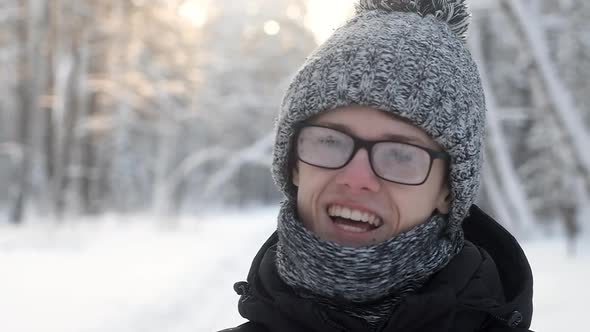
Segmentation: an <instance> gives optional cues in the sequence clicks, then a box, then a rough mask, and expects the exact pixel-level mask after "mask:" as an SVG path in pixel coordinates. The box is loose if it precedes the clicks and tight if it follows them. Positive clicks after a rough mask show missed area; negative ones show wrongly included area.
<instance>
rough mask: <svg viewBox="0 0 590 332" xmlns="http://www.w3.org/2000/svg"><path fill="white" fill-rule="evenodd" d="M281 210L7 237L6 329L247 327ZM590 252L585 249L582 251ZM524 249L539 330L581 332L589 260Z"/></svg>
mask: <svg viewBox="0 0 590 332" xmlns="http://www.w3.org/2000/svg"><path fill="white" fill-rule="evenodd" d="M276 213H277V208H267V209H259V210H250V211H247V212H244V211H242V212H227V213H224V214H219V215H210V216H207V217H201V218H194V219H192V220H191V219H186V220H183V221H182V222H181V223H180V224H179V226H178V228H169V227H163V226H162V225H163V223H162V222H158V223H157V222H154V221H153V220H152V221H150V220H145V219H146V218H134V220H133V221H129V220H127V221H125V222H121V221H117V220H115V219H114V218H104V220H101V221H99V222H89V221H85V222H82V223H77V224H75V225H73V224H71V225H63V226H60V227H57V228H56V227H47V226H44V225H43V224H42V223H37V224H30V225H25V226H24V227H21V228H14V227H10V226H2V227H0V267H1V270H0V327H1V329H2V330H3V331H11V332H37V331H39V332H41V331H43V332H98V331H101V332H102V331H105V332H106V331H108V332H150V331H154V332H155V331H158V332H161V331H167V332H175V331H178V332H181V331H187V332H188V331H191V332H195V331H198V332H201V331H202V332H211V331H216V330H219V329H222V328H226V327H231V326H236V325H238V324H240V323H241V322H243V319H242V318H240V317H239V315H238V313H237V309H236V308H237V300H238V296H237V295H236V294H235V293H234V291H233V287H232V286H233V283H234V282H235V281H239V280H244V279H245V277H246V274H247V272H248V269H249V265H250V262H251V260H252V258H253V256H254V254H255V253H256V252H257V250H258V248H259V246H260V245H261V244H262V243H263V241H264V240H265V239H266V237H267V236H268V235H270V233H271V232H272V231H273V230H274V228H275V225H276V223H275V217H276ZM584 242H588V241H584ZM588 249H589V247H588V245H585V244H584V245H582V246H581V248H579V251H578V256H577V257H576V258H570V257H567V255H566V250H565V245H564V243H563V241H562V240H560V239H550V240H543V241H541V240H535V241H533V242H528V243H526V244H525V250H526V252H527V254H528V255H529V258H530V261H531V264H532V265H533V272H534V276H535V298H534V301H535V316H534V320H533V329H536V330H538V331H546V332H551V331H555V332H558V331H571V330H581V329H583V328H584V325H583V319H582V317H583V315H584V313H583V312H582V310H583V309H582V308H584V307H585V302H586V299H587V298H590V288H589V287H586V286H585V281H586V280H589V279H590V264H589V263H590V255H589V253H590V250H588Z"/></svg>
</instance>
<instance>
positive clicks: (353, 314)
mask: <svg viewBox="0 0 590 332" xmlns="http://www.w3.org/2000/svg"><path fill="white" fill-rule="evenodd" d="M356 9H357V12H356V15H355V16H354V17H353V18H352V19H351V20H350V21H348V22H347V23H346V24H345V25H344V26H342V27H341V28H339V29H338V30H336V31H335V32H334V34H333V35H332V36H331V37H330V38H329V39H328V40H327V41H326V42H325V43H324V44H322V45H321V46H320V47H319V48H318V49H317V50H316V51H315V52H314V53H313V54H312V55H311V56H310V57H309V58H308V59H307V61H306V62H305V64H304V65H303V67H302V68H301V69H300V70H299V72H298V73H297V75H296V76H295V78H294V79H293V81H292V83H291V85H290V86H289V88H288V90H287V92H286V95H285V98H284V101H283V104H282V106H281V112H280V114H279V118H278V121H277V137H276V142H275V150H274V160H273V169H272V172H273V176H274V178H275V182H276V183H277V184H278V186H279V187H280V189H281V191H282V192H283V193H284V194H285V196H286V199H285V200H284V202H283V203H282V206H281V211H280V214H279V217H278V226H277V232H276V233H275V234H273V235H272V236H271V238H270V239H269V240H268V241H267V242H266V243H265V244H264V245H263V247H262V249H261V250H260V252H259V253H258V255H257V256H256V257H255V259H254V262H253V264H252V268H251V270H250V273H249V275H248V282H240V283H237V284H236V286H235V289H236V291H237V292H238V294H240V295H241V298H240V301H239V306H238V307H239V311H240V314H241V315H242V316H243V317H245V318H246V319H248V320H249V322H248V323H245V324H243V325H241V326H239V327H237V328H234V329H230V330H228V331H281V332H289V331H318V332H319V331H321V332H330V331H528V327H529V326H530V322H531V316H532V275H531V270H530V267H529V264H528V262H527V259H526V257H525V256H524V253H523V251H522V249H521V248H520V246H519V245H518V243H517V242H516V240H515V239H514V238H513V237H512V236H511V235H510V234H509V233H508V232H506V231H505V230H504V229H503V228H502V227H501V226H500V225H498V224H497V223H496V222H495V221H493V220H492V219H491V218H490V217H489V216H487V215H486V214H485V213H483V212H482V211H481V210H480V209H479V208H477V207H476V206H474V205H473V202H474V200H475V195H476V193H477V190H478V187H479V174H480V171H481V162H482V159H483V158H482V154H483V151H482V149H483V140H484V128H485V102H484V94H483V91H482V88H481V83H480V79H479V74H478V71H477V67H476V65H475V63H474V61H473V59H472V58H471V56H470V53H469V52H468V50H467V49H466V46H465V43H464V34H465V32H466V30H467V19H468V17H469V14H468V13H467V11H466V7H465V4H464V1H463V0H423V1H404V0H390V1H377V0H361V1H360V2H359V3H358V5H357V8H356Z"/></svg>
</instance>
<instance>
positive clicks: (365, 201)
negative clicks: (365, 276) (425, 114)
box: [292, 106, 450, 247]
mask: <svg viewBox="0 0 590 332" xmlns="http://www.w3.org/2000/svg"><path fill="white" fill-rule="evenodd" d="M310 123H312V124H316V125H321V126H325V127H330V128H334V129H338V130H340V131H343V132H347V133H348V134H351V135H354V136H356V137H359V138H361V139H365V140H370V141H376V140H386V139H388V137H391V136H396V137H402V138H403V139H404V140H406V141H407V143H411V144H415V145H419V146H422V147H426V148H430V149H435V150H439V151H440V150H441V149H440V147H438V145H437V144H436V143H435V142H434V141H433V140H432V139H431V138H430V137H429V136H428V135H427V134H426V133H425V132H423V131H422V130H421V129H420V128H418V127H415V126H413V125H411V124H409V123H407V122H404V121H402V120H400V119H396V118H394V117H392V116H391V115H389V114H387V113H384V112H382V111H379V110H376V109H374V108H369V107H363V106H348V107H341V108H338V109H335V110H332V111H330V112H326V113H323V114H321V115H319V116H318V117H316V118H314V119H313V121H311V122H310ZM398 140H399V138H398ZM445 168H446V167H445V165H444V161H442V160H440V159H435V160H434V162H433V164H432V169H431V171H430V174H429V176H428V178H427V180H426V181H425V182H424V183H423V184H421V185H417V186H411V185H404V184H398V183H393V182H389V181H386V180H383V179H381V178H379V177H378V176H377V175H375V173H374V172H373V170H372V169H371V165H370V163H369V154H368V151H367V150H365V149H360V150H358V151H357V152H356V154H355V155H354V156H353V158H352V160H350V162H349V163H348V164H347V165H346V166H344V167H342V168H340V169H325V168H320V167H316V166H312V165H309V164H306V163H303V162H301V161H297V165H296V167H295V168H294V169H293V177H292V178H293V184H294V185H295V186H297V187H298V189H297V211H298V213H299V217H300V218H301V220H302V222H303V224H304V225H305V226H306V227H307V228H308V229H309V230H310V231H312V232H313V233H315V234H316V235H317V236H319V237H320V238H322V239H324V240H329V241H334V242H336V243H339V244H342V245H347V246H353V247H358V246H363V245H369V244H374V243H379V242H383V241H386V240H388V239H390V238H392V237H394V236H396V235H397V234H399V233H401V232H404V231H408V230H410V229H412V228H413V227H414V226H417V225H419V224H422V223H424V222H425V221H426V220H427V219H428V218H429V217H430V216H431V215H432V214H433V212H434V211H435V210H438V212H440V213H448V211H449V207H450V198H449V188H448V184H447V183H446V179H445ZM355 220H356V221H355Z"/></svg>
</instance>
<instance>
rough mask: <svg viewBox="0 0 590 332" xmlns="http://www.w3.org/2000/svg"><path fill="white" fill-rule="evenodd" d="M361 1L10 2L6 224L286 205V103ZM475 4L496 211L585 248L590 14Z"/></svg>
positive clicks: (1, 108) (474, 34) (531, 4)
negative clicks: (281, 142)
mask: <svg viewBox="0 0 590 332" xmlns="http://www.w3.org/2000/svg"><path fill="white" fill-rule="evenodd" d="M320 3H323V5H322V4H320ZM352 4H353V1H322V2H318V1H305V0H275V1H262V0H248V1H229V0H217V1H212V0H125V1H73V0H1V1H0V24H1V25H2V29H1V32H0V36H1V38H0V47H1V50H2V51H1V52H0V72H1V75H2V76H1V77H2V79H1V80H0V95H1V96H2V98H1V99H0V183H1V184H2V188H3V190H1V191H0V222H5V223H17V224H18V223H22V222H26V221H27V220H29V219H31V218H35V219H38V218H39V216H43V218H42V219H44V220H47V222H52V223H54V222H60V221H61V220H64V219H65V218H67V219H75V218H76V217H78V216H89V215H100V214H102V213H105V212H113V213H121V214H126V213H135V212H138V211H142V212H146V211H147V212H149V213H154V214H156V215H166V216H174V215H187V214H188V215H191V214H196V213H199V212H201V211H202V210H203V209H209V208H215V207H224V206H230V207H236V208H240V207H245V206H252V205H261V204H262V205H266V204H276V203H277V202H278V201H279V200H280V198H281V197H280V195H279V194H278V192H277V191H276V189H275V187H274V185H273V182H272V179H271V177H270V171H269V165H270V160H271V147H272V140H273V138H274V137H273V133H272V130H273V122H274V118H275V116H276V114H277V112H278V107H279V105H280V100H281V97H282V93H283V91H284V90H285V88H286V85H287V84H288V82H289V79H290V78H291V77H292V75H293V74H294V72H295V71H296V69H297V68H298V66H299V65H300V64H301V63H302V62H303V60H304V59H305V57H306V56H307V55H308V54H309V53H310V52H311V51H312V50H313V49H314V47H315V46H316V45H317V43H319V42H321V41H322V38H325V37H326V34H327V33H329V32H330V31H331V30H332V29H334V28H336V27H337V26H338V24H341V23H342V21H343V20H344V19H345V18H346V15H349V14H351V13H352V10H353V7H352ZM334 7H338V10H335V8H334ZM471 7H472V11H473V18H472V22H471V30H470V35H469V41H468V42H469V47H470V49H471V51H472V53H473V55H474V56H475V57H476V59H477V60H478V63H479V65H480V70H481V74H482V77H483V80H484V85H485V89H486V93H487V96H486V99H487V107H488V131H487V135H488V136H487V150H486V159H487V161H486V168H485V172H484V176H483V183H484V185H483V186H482V191H481V194H480V199H479V201H480V202H479V203H480V204H481V205H483V206H484V207H485V208H486V209H487V210H489V211H490V212H491V213H492V214H493V215H495V216H496V217H498V219H499V220H501V221H502V222H503V223H504V224H505V225H506V226H507V227H509V228H510V229H511V230H513V231H515V232H521V233H525V234H526V233H527V231H528V230H531V229H532V228H533V227H535V228H537V227H538V226H540V225H545V226H546V227H549V228H551V227H555V225H560V226H559V227H560V228H562V229H564V230H565V231H566V232H568V234H571V235H572V236H573V235H575V234H576V233H577V232H579V230H580V229H581V228H582V227H583V225H582V224H581V221H582V220H583V218H582V216H581V213H582V211H583V209H582V207H584V206H586V205H588V201H589V199H588V194H587V193H588V191H589V188H590V153H589V150H588V148H587V145H588V144H589V143H590V140H589V136H590V130H589V129H588V128H590V106H588V105H590V100H589V98H590V95H589V94H588V90H589V89H588V80H587V77H588V75H590V38H589V37H588V36H589V35H590V34H589V32H590V21H589V20H588V19H587V17H589V16H590V4H589V3H588V1H584V0H559V1H556V0H551V1H550V0H526V1H525V0H519V1H509V0H497V1H496V0H488V1H482V0H477V1H472V2H471ZM321 10H328V12H322V11H321ZM335 13H343V14H342V15H341V16H342V17H336V18H335V19H333V20H331V19H330V18H329V17H330V15H331V14H335ZM314 17H315V19H314ZM338 20H340V21H338ZM586 219H588V218H586ZM562 226H563V227H562ZM541 228H542V227H541Z"/></svg>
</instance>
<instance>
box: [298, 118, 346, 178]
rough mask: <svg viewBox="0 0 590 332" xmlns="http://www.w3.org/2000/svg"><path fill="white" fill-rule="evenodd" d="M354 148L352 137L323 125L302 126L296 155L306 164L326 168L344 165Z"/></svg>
mask: <svg viewBox="0 0 590 332" xmlns="http://www.w3.org/2000/svg"><path fill="white" fill-rule="evenodd" d="M353 148H354V141H353V139H352V138H351V137H350V136H348V135H346V134H344V133H341V132H339V131H336V130H333V129H329V128H324V127H313V126H310V127H304V128H303V129H302V130H301V131H300V132H299V137H298V138H297V156H298V157H299V159H301V160H303V161H304V162H306V163H308V164H312V165H315V166H320V167H327V168H339V167H342V166H344V164H345V163H346V161H348V158H349V157H350V154H351V153H352V150H353Z"/></svg>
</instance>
